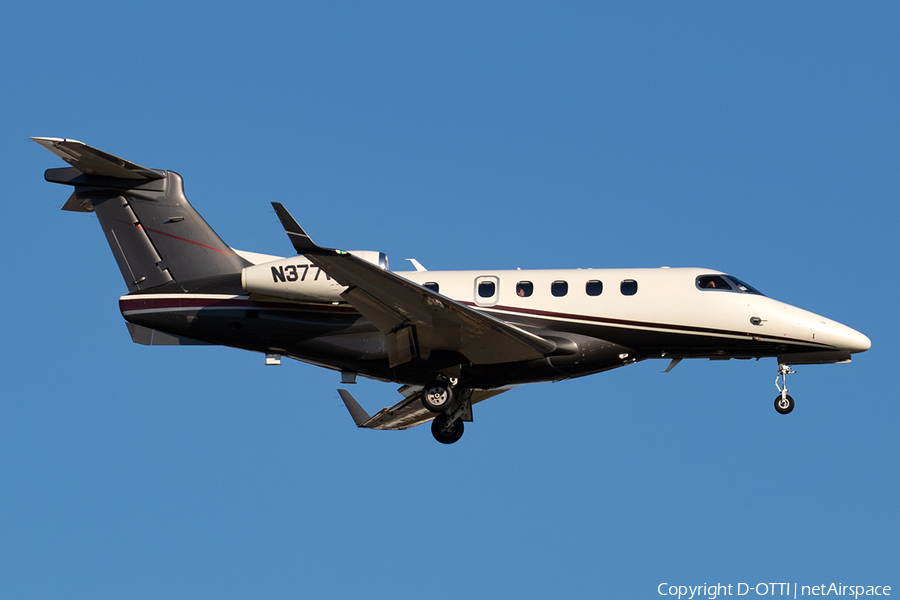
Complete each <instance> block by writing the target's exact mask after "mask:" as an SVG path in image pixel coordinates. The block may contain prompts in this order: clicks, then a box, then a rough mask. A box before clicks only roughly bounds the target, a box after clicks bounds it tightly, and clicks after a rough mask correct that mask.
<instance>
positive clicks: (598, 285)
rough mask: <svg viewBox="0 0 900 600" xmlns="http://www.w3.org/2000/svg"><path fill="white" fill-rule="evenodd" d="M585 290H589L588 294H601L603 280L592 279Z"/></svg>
mask: <svg viewBox="0 0 900 600" xmlns="http://www.w3.org/2000/svg"><path fill="white" fill-rule="evenodd" d="M584 291H586V292H587V295H588V296H599V295H600V294H602V293H603V282H602V281H597V280H596V279H591V280H590V281H588V282H587V284H586V285H585V286H584Z"/></svg>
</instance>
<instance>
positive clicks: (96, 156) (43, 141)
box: [31, 137, 166, 181]
mask: <svg viewBox="0 0 900 600" xmlns="http://www.w3.org/2000/svg"><path fill="white" fill-rule="evenodd" d="M31 139H32V140H34V141H35V142H37V143H38V144H40V145H41V146H43V147H44V148H46V149H47V150H49V151H50V152H52V153H53V154H55V155H57V156H58V157H60V158H61V159H63V160H64V161H66V162H67V163H69V164H70V165H72V166H73V167H75V168H76V169H78V170H79V171H81V172H82V173H84V174H86V175H101V176H103V177H115V178H118V179H132V180H135V179H136V180H145V181H146V180H149V179H162V178H164V177H165V176H166V174H165V172H163V171H157V170H155V169H148V168H146V167H142V166H141V165H136V164H134V163H133V162H130V161H127V160H125V159H123V158H119V157H118V156H113V155H112V154H108V153H106V152H104V151H102V150H98V149H96V148H92V147H91V146H88V145H87V144H84V143H82V142H79V141H78V140H64V139H61V138H50V137H33V138H31Z"/></svg>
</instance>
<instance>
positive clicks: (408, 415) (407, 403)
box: [338, 386, 512, 430]
mask: <svg viewBox="0 0 900 600" xmlns="http://www.w3.org/2000/svg"><path fill="white" fill-rule="evenodd" d="M510 389H512V388H511V387H507V388H497V389H493V390H473V391H472V398H471V402H472V404H477V403H478V402H482V401H484V400H487V399H488V398H493V397H494V396H497V395H499V394H502V393H503V392H506V391H509V390H510ZM338 393H339V394H340V395H341V400H343V401H344V405H345V406H346V407H347V410H349V411H350V416H352V417H353V421H354V422H355V423H356V426H357V427H361V428H364V429H382V430H401V429H409V428H410V427H415V426H416V425H421V424H422V423H427V422H428V421H430V420H432V419H434V418H435V417H436V416H437V415H436V414H435V413H433V412H431V411H429V410H428V409H427V408H425V406H424V405H423V404H422V388H421V387H419V386H415V387H411V388H408V387H403V388H400V393H401V394H404V396H406V397H405V398H404V399H403V400H401V401H400V402H398V403H397V404H395V405H394V406H390V407H388V408H382V409H381V410H380V411H378V412H377V413H375V415H373V416H371V417H370V416H369V415H368V413H366V411H365V410H364V409H363V408H362V407H361V406H360V405H359V403H358V402H357V401H356V399H355V398H354V397H353V396H352V395H350V392H348V391H347V390H338ZM464 420H468V421H471V420H472V419H471V417H470V418H468V419H464Z"/></svg>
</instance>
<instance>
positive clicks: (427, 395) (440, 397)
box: [422, 379, 453, 413]
mask: <svg viewBox="0 0 900 600" xmlns="http://www.w3.org/2000/svg"><path fill="white" fill-rule="evenodd" d="M452 402H453V389H452V388H451V387H450V384H449V383H447V382H446V381H441V380H439V379H438V380H435V381H432V382H431V383H429V384H428V385H426V386H425V387H424V388H422V404H424V405H425V408H427V409H428V410H430V411H431V412H433V413H442V412H444V411H445V410H447V409H448V408H450V404H451V403H452Z"/></svg>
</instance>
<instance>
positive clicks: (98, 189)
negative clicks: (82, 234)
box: [32, 138, 250, 291]
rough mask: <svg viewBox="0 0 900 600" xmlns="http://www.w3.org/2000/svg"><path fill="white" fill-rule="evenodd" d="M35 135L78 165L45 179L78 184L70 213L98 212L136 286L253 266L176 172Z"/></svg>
mask: <svg viewBox="0 0 900 600" xmlns="http://www.w3.org/2000/svg"><path fill="white" fill-rule="evenodd" d="M32 139H33V140H34V141H35V142H37V143H38V144H40V145H41V146H43V147H45V148H47V149H48V150H50V151H51V152H53V153H54V154H56V155H57V156H59V157H60V158H62V159H63V160H65V161H66V162H68V163H69V164H70V165H72V166H71V167H68V168H62V169H48V170H47V171H46V173H45V174H44V177H45V179H46V180H47V181H50V182H53V183H61V184H64V185H71V186H73V187H74V188H75V192H74V193H73V194H72V196H71V197H70V198H69V200H68V201H67V202H66V204H65V205H64V206H63V209H64V210H70V211H76V212H93V213H95V214H96V215H97V218H98V220H99V221H100V226H101V227H102V229H103V233H104V235H105V236H106V240H107V242H108V243H109V247H110V249H111V250H112V253H113V256H115V258H116V262H117V263H118V265H119V270H120V271H121V272H122V277H123V278H124V279H125V283H126V284H127V285H128V289H129V290H130V291H137V290H143V289H148V288H153V287H157V286H160V285H164V284H166V283H169V282H172V281H177V282H186V281H193V280H198V279H206V278H209V277H216V276H220V275H228V274H236V273H240V271H241V269H242V268H244V267H246V266H248V265H249V264H250V263H249V262H247V261H246V260H244V259H243V258H241V257H239V256H238V255H237V254H235V253H234V250H232V249H231V248H230V247H229V246H228V245H227V244H226V243H225V242H223V241H222V239H221V238H220V237H219V236H218V234H216V232H215V231H213V229H212V227H210V226H209V224H208V223H207V222H206V221H205V220H204V219H203V217H201V216H200V214H199V213H198V212H197V211H196V210H195V209H194V207H193V206H191V204H190V202H188V200H187V197H186V196H185V195H184V181H183V180H182V178H181V176H180V175H178V174H177V173H174V172H172V171H160V170H156V169H148V168H146V167H142V166H140V165H137V164H135V163H132V162H129V161H126V160H123V159H121V158H118V157H116V156H113V155H111V154H107V153H106V152H103V151H101V150H97V149H96V148H92V147H90V146H87V145H86V144H83V143H81V142H78V141H75V140H64V139H58V138H32Z"/></svg>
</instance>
